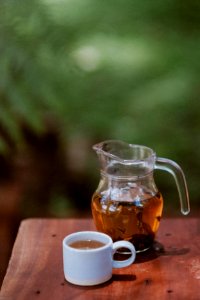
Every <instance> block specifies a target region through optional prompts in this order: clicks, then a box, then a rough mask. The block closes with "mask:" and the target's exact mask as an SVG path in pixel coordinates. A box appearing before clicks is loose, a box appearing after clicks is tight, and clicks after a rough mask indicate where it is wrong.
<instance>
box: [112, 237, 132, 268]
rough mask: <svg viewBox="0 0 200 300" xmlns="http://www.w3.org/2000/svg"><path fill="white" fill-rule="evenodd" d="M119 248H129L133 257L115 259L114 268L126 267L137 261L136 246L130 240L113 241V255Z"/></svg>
mask: <svg viewBox="0 0 200 300" xmlns="http://www.w3.org/2000/svg"><path fill="white" fill-rule="evenodd" d="M119 248H127V249H129V250H130V251H131V257H129V258H128V259H125V260H114V259H113V268H116V269H118V268H124V267H127V266H129V265H131V264H132V263H133V262H134V261H135V257H136V250H135V247H134V246H133V244H131V243H130V242H128V241H118V242H115V243H113V256H114V254H115V252H116V251H117V250H118V249H119Z"/></svg>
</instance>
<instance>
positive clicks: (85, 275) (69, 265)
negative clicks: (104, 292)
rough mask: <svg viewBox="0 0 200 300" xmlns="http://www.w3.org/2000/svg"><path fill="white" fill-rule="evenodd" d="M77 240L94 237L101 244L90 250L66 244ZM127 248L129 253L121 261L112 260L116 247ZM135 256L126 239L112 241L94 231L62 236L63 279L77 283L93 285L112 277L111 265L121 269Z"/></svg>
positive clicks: (92, 238)
mask: <svg viewBox="0 0 200 300" xmlns="http://www.w3.org/2000/svg"><path fill="white" fill-rule="evenodd" d="M80 240H96V241H99V242H102V243H104V244H105V245H104V246H102V247H99V248H93V249H76V248H73V247H71V246H69V245H70V244H71V243H73V242H76V241H80ZM122 247H123V248H127V249H129V250H130V251H131V256H130V257H129V258H128V259H126V260H123V261H117V260H114V259H113V255H114V253H115V252H116V251H117V249H119V248H122ZM135 256H136V251H135V247H134V246H133V245H132V244H131V243H130V242H127V241H118V242H115V243H113V241H112V239H111V238H110V237H109V236H108V235H106V234H104V233H100V232H97V231H80V232H75V233H72V234H70V235H68V236H66V237H65V238H64V239H63V266H64V275H65V279H66V280H67V281H69V282H70V283H73V284H77V285H96V284H100V283H103V282H105V281H107V280H109V279H110V278H111V277H112V269H113V268H123V267H127V266H129V265H131V264H132V263H133V262H134V260H135Z"/></svg>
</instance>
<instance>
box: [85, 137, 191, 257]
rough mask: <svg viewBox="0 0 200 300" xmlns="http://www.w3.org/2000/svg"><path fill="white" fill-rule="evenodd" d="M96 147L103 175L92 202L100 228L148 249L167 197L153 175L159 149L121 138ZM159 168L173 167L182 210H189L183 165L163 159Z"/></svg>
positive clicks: (142, 249)
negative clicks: (154, 150)
mask: <svg viewBox="0 0 200 300" xmlns="http://www.w3.org/2000/svg"><path fill="white" fill-rule="evenodd" d="M94 150H95V151H96V152H97V154H98V156H99V159H100V163H101V179H100V182H99V185H98V187H97V190H96V191H95V193H94V195H93V197H92V202H91V209H92V215H93V219H94V223H95V225H96V228H97V230H99V231H101V232H104V233H106V234H108V235H110V236H111V237H112V239H113V241H117V240H122V239H125V240H128V241H130V242H132V243H133V244H134V246H135V248H136V251H137V252H140V251H144V250H146V249H148V248H149V247H151V245H152V243H153V241H154V239H155V235H156V232H157V230H158V228H159V224H160V220H161V217H162V210H163V198H162V195H161V193H160V192H159V191H158V189H157V187H156V184H155V182H154V178H153V170H154V168H156V164H157V158H156V155H155V153H154V152H153V150H152V149H150V148H148V147H145V146H140V145H130V144H126V143H124V142H121V141H105V142H103V143H100V144H97V145H95V146H94ZM166 161H167V162H166ZM163 164H164V166H163ZM171 164H173V166H172V167H171ZM157 168H159V169H164V170H167V171H169V170H168V169H170V171H171V170H172V171H171V173H172V175H174V174H175V175H174V177H175V180H176V183H177V186H178V190H179V195H180V196H181V198H180V202H181V210H182V212H183V213H184V214H186V213H188V212H189V199H188V193H187V186H186V181H185V178H184V175H183V173H182V172H181V175H180V167H179V166H178V168H177V165H176V163H174V162H171V161H170V163H169V160H166V159H160V161H159V163H158V167H157ZM167 168H168V169H167ZM174 170H175V171H174ZM177 170H178V171H177ZM181 171H182V170H181ZM177 172H178V176H177V175H176V173H177Z"/></svg>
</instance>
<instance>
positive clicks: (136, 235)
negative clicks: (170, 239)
mask: <svg viewBox="0 0 200 300" xmlns="http://www.w3.org/2000/svg"><path fill="white" fill-rule="evenodd" d="M145 196H147V195H145ZM162 209H163V198H162V195H161V194H160V193H157V194H156V195H155V196H153V197H152V196H150V197H149V198H148V197H146V199H144V200H142V201H140V202H139V205H138V204H137V203H134V202H133V201H132V202H127V201H123V202H122V201H121V202H120V201H113V200H109V199H106V200H104V199H103V198H102V197H101V195H99V194H94V195H93V198H92V214H93V219H94V222H95V225H96V228H97V230H99V231H101V232H104V233H106V234H108V235H110V236H111V238H112V239H113V241H118V240H122V239H124V240H128V241H130V242H132V243H133V245H134V246H135V248H136V251H138V252H140V251H144V250H145V249H148V248H149V247H150V246H151V245H152V243H153V241H154V239H155V233H156V232H157V230H158V227H159V223H160V219H161V215H162Z"/></svg>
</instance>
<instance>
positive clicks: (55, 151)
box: [0, 0, 200, 256]
mask: <svg viewBox="0 0 200 300" xmlns="http://www.w3.org/2000/svg"><path fill="white" fill-rule="evenodd" d="M199 16H200V2H199V1H197V0H196V1H195V0H190V1H189V0H188V1H187V0H182V1H181V0H157V1H149V0H143V1H141V0H126V1H123V0H106V1H105V0H101V1H99V0H57V1H56V0H1V2H0V70H1V72H0V74H1V76H0V217H1V224H2V225H1V232H2V233H1V240H2V241H3V242H2V243H7V244H8V246H7V250H5V249H3V250H2V248H1V252H2V251H4V252H5V253H4V254H5V256H6V253H8V252H9V249H10V248H9V247H10V245H11V244H12V238H10V240H9V242H8V241H7V240H8V236H10V235H11V233H12V237H13V236H14V235H15V232H16V228H17V227H18V224H19V222H20V220H21V219H23V218H26V217H69V216H82V217H85V216H91V215H90V199H91V195H92V193H93V192H94V190H95V188H96V187H97V184H98V181H99V169H98V168H99V166H98V161H97V157H96V156H95V153H94V152H93V150H92V148H91V147H92V145H93V144H94V143H96V142H100V141H103V140H105V139H120V140H124V141H126V142H129V143H134V144H143V145H147V146H149V147H151V148H153V149H154V150H155V151H156V153H157V155H158V156H161V157H166V158H170V159H172V160H175V161H176V162H177V163H179V164H180V165H181V167H182V168H183V170H184V172H185V175H186V179H187V182H188V187H189V193H190V199H191V209H192V214H199V210H198V208H199V197H200V191H199V188H198V183H199V168H200V152H199V146H200V137H199V130H200V102H199V93H200V84H199V81H200V80H199V74H200V17H199ZM155 177H156V182H157V185H158V187H159V189H160V190H161V192H162V193H163V196H164V198H165V208H164V214H166V215H167V216H174V215H175V216H180V212H179V203H178V194H177V190H176V186H175V182H174V181H173V179H172V178H171V176H170V175H168V174H165V173H164V172H160V171H156V174H155ZM7 244H6V245H7ZM4 248H5V247H4ZM6 251H7V252H6Z"/></svg>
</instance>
